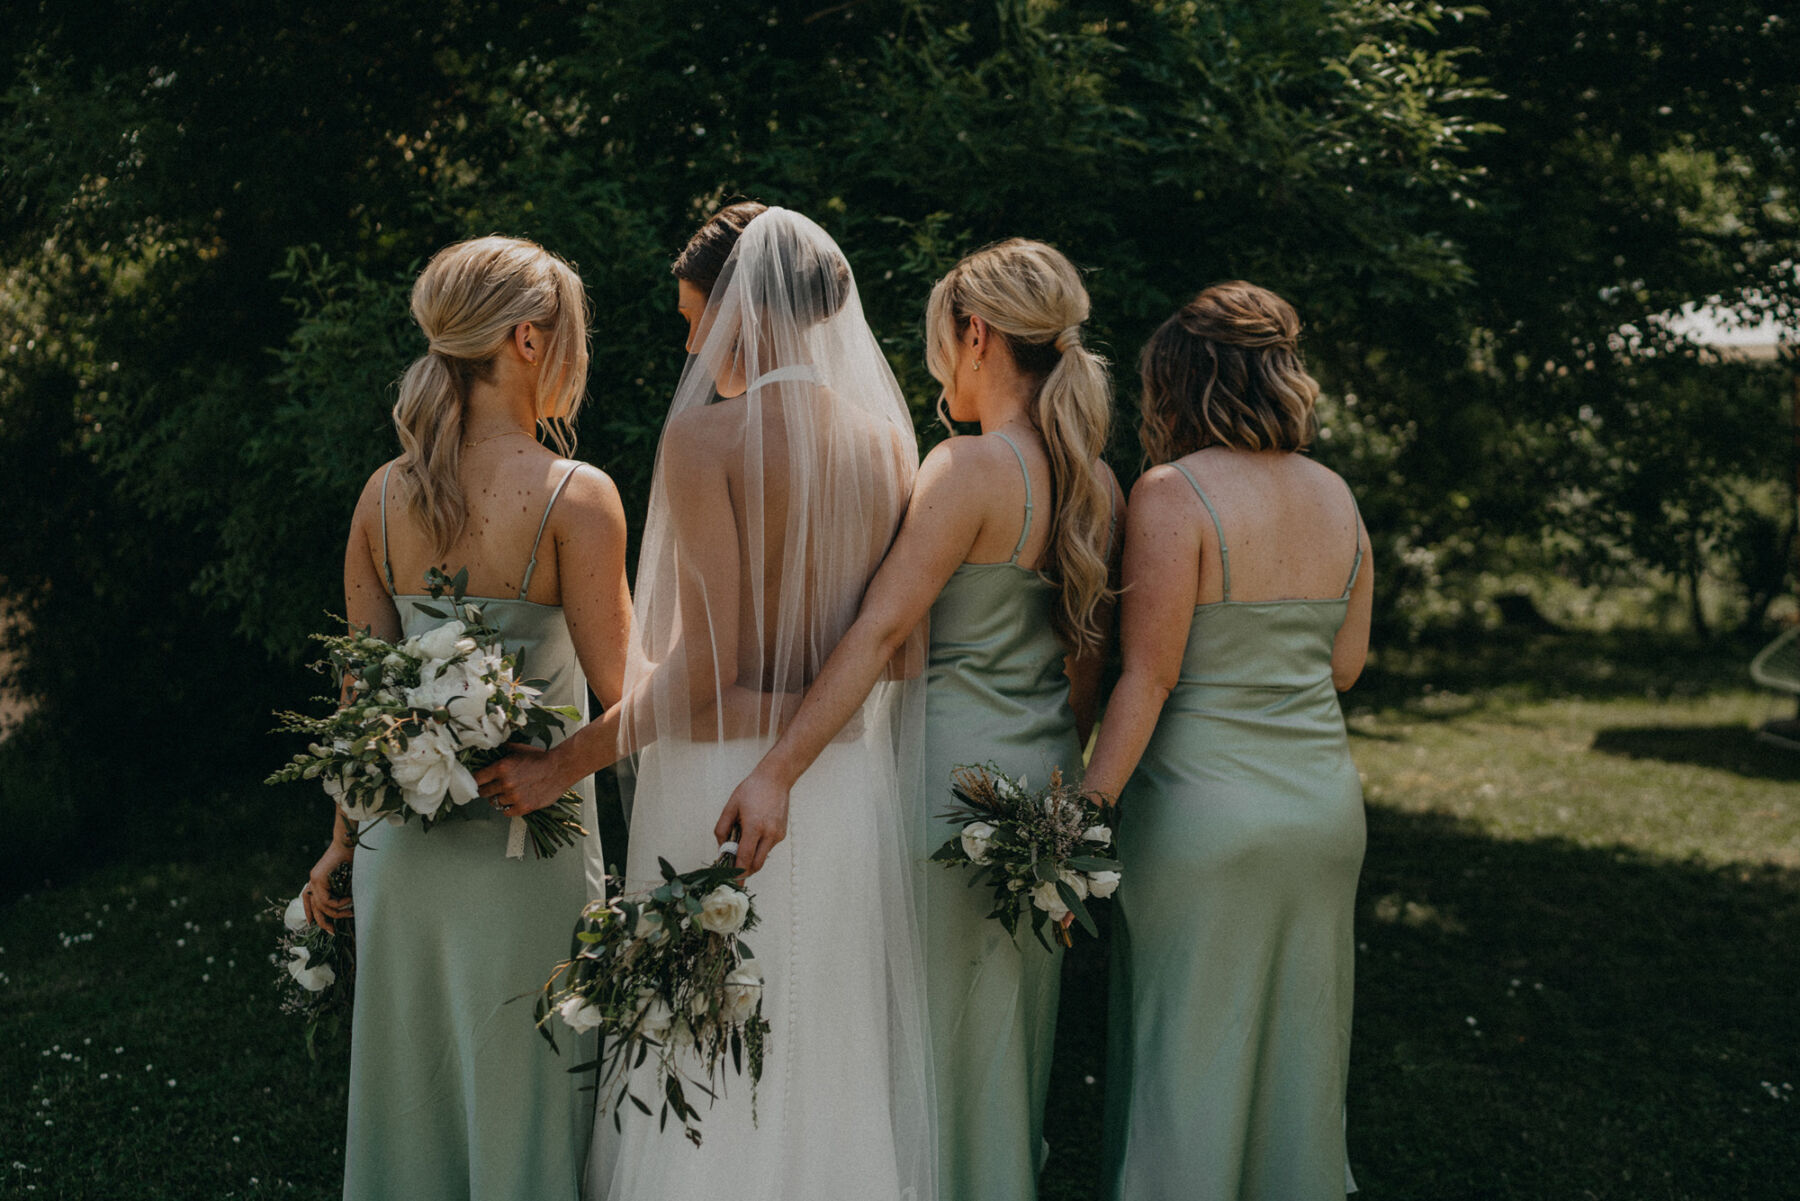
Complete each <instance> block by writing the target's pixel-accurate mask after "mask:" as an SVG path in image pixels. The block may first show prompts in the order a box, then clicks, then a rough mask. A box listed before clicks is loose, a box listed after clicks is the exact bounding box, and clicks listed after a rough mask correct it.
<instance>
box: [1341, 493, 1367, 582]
mask: <svg viewBox="0 0 1800 1201" xmlns="http://www.w3.org/2000/svg"><path fill="white" fill-rule="evenodd" d="M1344 491H1345V492H1346V493H1348V494H1349V496H1350V527H1351V528H1350V538H1351V540H1352V541H1353V542H1354V543H1355V546H1356V556H1355V557H1354V558H1353V559H1352V560H1351V561H1350V578H1349V579H1348V580H1346V581H1345V582H1344V595H1345V596H1349V595H1350V590H1351V589H1352V588H1354V587H1356V574H1357V573H1358V572H1359V571H1361V570H1362V561H1363V549H1362V510H1361V509H1360V508H1358V507H1357V504H1356V493H1355V492H1353V491H1351V489H1350V481H1348V480H1345V481H1344Z"/></svg>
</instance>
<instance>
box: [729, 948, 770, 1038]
mask: <svg viewBox="0 0 1800 1201" xmlns="http://www.w3.org/2000/svg"><path fill="white" fill-rule="evenodd" d="M762 979H763V976H762V968H760V967H758V966H757V963H756V960H754V959H746V960H744V962H743V963H741V964H739V965H738V967H737V970H735V971H734V972H732V973H731V974H730V975H729V976H727V977H725V1004H724V1006H723V1007H722V1008H721V1009H720V1011H719V1020H721V1021H724V1022H732V1023H736V1022H744V1021H748V1020H749V1019H750V1015H751V1014H752V1013H753V1012H755V1010H756V1001H757V998H758V997H760V996H761V995H762Z"/></svg>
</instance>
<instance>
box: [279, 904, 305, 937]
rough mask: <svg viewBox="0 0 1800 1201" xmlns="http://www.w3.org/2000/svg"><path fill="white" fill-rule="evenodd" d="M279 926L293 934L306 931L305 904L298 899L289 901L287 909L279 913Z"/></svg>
mask: <svg viewBox="0 0 1800 1201" xmlns="http://www.w3.org/2000/svg"><path fill="white" fill-rule="evenodd" d="M281 924H282V925H284V926H286V927H287V928H288V929H289V930H292V931H293V932H294V933H295V934H298V933H300V931H302V930H304V929H306V902H305V901H302V900H301V899H300V898H299V897H295V898H294V899H293V900H291V901H289V902H288V903H287V908H286V909H284V910H282V912H281Z"/></svg>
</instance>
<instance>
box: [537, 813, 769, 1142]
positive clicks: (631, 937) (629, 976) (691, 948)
mask: <svg viewBox="0 0 1800 1201" xmlns="http://www.w3.org/2000/svg"><path fill="white" fill-rule="evenodd" d="M720 849H721V852H722V853H721V855H720V857H719V860H718V862H717V863H715V864H713V865H712V866H711V867H704V868H700V869H699V870H697V871H691V872H682V873H677V872H676V871H675V869H674V868H673V867H670V866H669V863H668V861H667V860H665V859H658V860H657V863H658V865H659V866H660V867H661V868H662V877H663V882H662V884H661V885H660V886H658V887H657V888H654V889H652V890H651V891H649V892H647V893H634V894H630V895H622V894H619V893H616V892H613V891H612V889H611V887H610V886H611V884H612V883H613V881H614V877H610V876H609V877H608V885H609V888H608V892H609V894H611V895H610V896H609V897H608V899H606V900H601V901H592V902H589V904H588V905H587V907H586V908H584V909H583V910H582V911H581V918H580V920H579V921H578V922H577V923H576V926H575V938H574V943H573V945H572V946H571V948H570V958H569V959H567V960H564V961H563V962H562V963H559V964H557V965H556V968H555V970H554V971H553V972H552V973H551V976H550V980H549V982H548V983H546V984H545V985H544V989H543V992H542V994H541V995H540V996H539V997H538V1000H537V1005H536V1011H535V1012H536V1017H537V1026H538V1030H539V1031H540V1032H541V1033H542V1034H543V1036H544V1037H545V1039H547V1040H548V1041H549V1043H550V1046H551V1048H552V1049H555V1047H556V1038H555V1035H554V1034H553V1032H552V1030H551V1018H552V1016H553V1015H554V1016H557V1017H560V1018H561V1019H562V1021H563V1022H564V1023H565V1024H566V1025H567V1026H568V1027H569V1028H570V1029H571V1030H574V1031H575V1032H576V1033H582V1032H584V1031H588V1030H595V1029H597V1030H599V1031H600V1053H599V1056H598V1058H596V1059H594V1060H593V1061H591V1062H589V1063H584V1064H580V1065H577V1066H576V1067H574V1068H572V1069H570V1070H571V1071H577V1072H580V1071H586V1070H589V1069H592V1070H593V1071H594V1072H595V1073H596V1077H597V1086H598V1089H599V1100H600V1103H601V1104H610V1105H611V1107H612V1114H613V1126H614V1128H617V1127H618V1126H619V1124H620V1123H619V1114H620V1112H621V1111H622V1110H623V1109H624V1107H625V1104H626V1103H627V1102H629V1103H630V1104H632V1105H634V1106H636V1107H637V1108H638V1109H639V1110H640V1111H641V1112H642V1113H644V1114H645V1115H646V1116H648V1115H649V1114H650V1112H651V1109H650V1105H651V1102H656V1103H658V1104H659V1111H658V1117H657V1121H658V1122H659V1123H660V1125H659V1129H661V1128H666V1127H667V1126H668V1122H669V1118H670V1116H671V1115H673V1117H674V1118H675V1120H676V1121H677V1122H679V1123H681V1129H682V1133H683V1134H685V1135H686V1136H687V1138H688V1140H689V1141H690V1142H692V1143H693V1144H694V1145H695V1146H696V1147H697V1146H699V1145H700V1131H699V1129H698V1127H697V1124H698V1123H699V1121H700V1112H699V1110H698V1109H696V1108H695V1107H694V1104H693V1102H692V1101H691V1100H690V1099H689V1093H688V1090H689V1089H690V1088H692V1089H697V1090H698V1091H700V1092H702V1093H704V1094H706V1096H707V1097H708V1098H712V1099H716V1098H717V1097H718V1095H719V1089H720V1087H721V1085H720V1080H721V1077H722V1075H723V1071H724V1066H725V1060H726V1057H727V1056H729V1057H730V1060H731V1067H732V1069H733V1071H735V1072H736V1073H737V1074H738V1075H740V1076H741V1075H743V1073H744V1062H745V1060H746V1059H747V1060H749V1064H750V1097H751V1115H752V1120H754V1117H755V1113H756V1110H755V1104H756V1083H757V1081H759V1080H761V1079H762V1070H763V1046H764V1043H765V1040H766V1039H767V1038H768V1035H769V1023H768V1021H767V1020H766V1019H765V1018H764V1017H763V1015H762V971H761V970H760V969H759V968H758V967H757V966H756V960H755V958H754V956H753V954H752V952H751V950H750V947H749V946H748V944H746V943H745V942H744V940H743V934H744V932H745V931H746V930H751V929H754V928H755V927H756V909H755V906H754V905H752V904H751V900H750V894H749V893H748V892H746V891H745V890H744V886H743V883H742V881H741V879H740V875H741V873H740V872H739V870H738V868H737V866H736V863H735V859H734V857H735V855H736V854H737V845H736V844H735V843H730V842H727V843H725V844H724V846H723V847H721V848H720ZM652 1057H654V1059H655V1061H656V1085H655V1090H654V1092H652V1093H651V1096H650V1099H649V1101H646V1100H645V1098H643V1097H640V1096H638V1095H637V1094H636V1093H634V1092H633V1091H632V1089H631V1081H630V1076H631V1073H632V1072H633V1071H635V1070H636V1069H638V1068H640V1067H642V1066H643V1065H644V1063H645V1062H646V1061H647V1060H649V1059H651V1058H652ZM658 1094H660V1096H658Z"/></svg>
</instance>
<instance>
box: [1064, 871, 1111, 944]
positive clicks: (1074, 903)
mask: <svg viewBox="0 0 1800 1201" xmlns="http://www.w3.org/2000/svg"><path fill="white" fill-rule="evenodd" d="M1056 895H1057V896H1059V897H1061V898H1062V903H1063V904H1065V905H1067V906H1068V907H1069V912H1070V913H1073V914H1074V915H1075V920H1076V921H1078V922H1080V923H1081V928H1082V929H1083V930H1086V931H1087V932H1088V933H1089V934H1090V935H1092V936H1093V937H1095V938H1099V937H1100V927H1099V926H1096V925H1095V924H1094V919H1093V917H1092V916H1091V915H1090V914H1089V913H1088V911H1087V906H1086V905H1084V904H1082V902H1081V898H1080V897H1078V896H1076V895H1075V890H1074V889H1073V888H1071V887H1070V886H1069V882H1068V881H1067V880H1062V879H1059V880H1057V882H1056Z"/></svg>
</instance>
